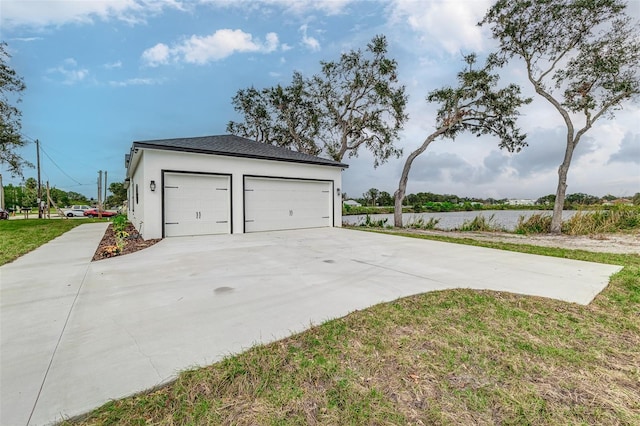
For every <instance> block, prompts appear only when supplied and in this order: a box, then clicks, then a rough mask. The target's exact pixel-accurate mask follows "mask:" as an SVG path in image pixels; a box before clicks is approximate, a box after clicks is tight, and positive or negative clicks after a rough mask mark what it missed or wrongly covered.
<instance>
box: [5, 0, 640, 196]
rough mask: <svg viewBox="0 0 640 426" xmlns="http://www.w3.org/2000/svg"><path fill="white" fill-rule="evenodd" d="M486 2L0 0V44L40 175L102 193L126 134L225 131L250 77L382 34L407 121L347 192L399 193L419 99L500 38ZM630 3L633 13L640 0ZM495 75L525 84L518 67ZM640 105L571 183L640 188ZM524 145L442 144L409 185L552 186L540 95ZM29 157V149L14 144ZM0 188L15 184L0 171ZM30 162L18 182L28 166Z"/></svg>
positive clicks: (424, 111)
mask: <svg viewBox="0 0 640 426" xmlns="http://www.w3.org/2000/svg"><path fill="white" fill-rule="evenodd" d="M490 4H491V2H490V1H486V0H449V1H447V0H434V1H429V0H422V1H409V0H393V1H392V0H389V1H373V0H372V1H350V0H317V1H302V0H264V1H256V0H253V1H249V0H224V1H223V0H211V1H207V0H200V1H181V0H112V1H108V0H107V1H93V0H84V1H57V0H44V1H43V0H39V1H36V0H3V1H2V3H0V25H1V37H0V38H1V39H2V40H4V41H6V42H7V43H8V45H9V51H10V53H11V55H12V56H13V57H12V59H11V63H10V64H11V66H12V67H13V68H14V69H15V70H16V71H17V72H18V73H19V74H20V75H21V76H23V77H24V80H25V82H26V84H27V90H26V91H25V92H24V95H23V100H22V102H21V103H20V104H19V106H20V108H21V110H22V112H23V133H24V134H25V135H26V136H27V137H29V138H33V139H39V140H40V141H41V144H42V147H43V150H44V152H43V155H42V158H41V161H42V167H43V174H42V178H43V181H46V180H48V181H49V182H50V183H51V185H52V186H56V187H58V188H61V189H64V190H67V191H76V192H80V193H83V194H85V195H87V196H89V197H95V196H96V184H95V182H96V179H97V176H98V174H97V173H98V170H106V171H108V176H109V181H110V182H112V181H122V180H123V179H124V176H125V169H124V155H125V154H126V153H127V152H128V151H129V148H130V146H131V142H132V141H134V140H145V139H162V138H172V137H188V136H202V135H212V134H223V133H225V127H226V124H227V122H228V121H229V120H238V119H239V117H238V116H237V115H236V114H235V112H234V110H233V108H232V105H231V98H232V96H233V95H234V94H235V93H236V91H237V90H239V89H242V88H246V87H249V86H252V85H253V86H255V87H257V88H262V87H266V86H272V85H275V84H277V83H283V84H287V83H288V82H289V81H290V78H291V75H292V73H293V71H296V70H297V71H300V72H302V73H303V74H304V75H306V76H310V75H312V74H314V73H316V72H318V71H319V65H318V64H319V61H320V60H333V59H338V58H339V55H340V53H341V52H345V51H348V50H350V49H353V48H364V47H365V46H366V43H367V42H368V41H369V40H370V39H371V38H372V37H373V36H374V35H376V34H384V35H386V37H387V39H388V42H389V55H390V56H391V57H393V58H395V59H396V60H397V61H398V63H399V77H400V81H401V82H402V83H403V84H405V85H406V86H407V93H408V94H409V110H408V113H409V116H410V118H409V122H408V123H407V125H406V126H405V130H404V131H403V133H402V135H401V139H400V140H399V141H398V142H397V145H398V146H399V147H402V148H403V149H404V156H403V157H401V158H400V159H390V160H389V161H388V163H386V164H384V165H382V166H380V167H378V168H377V169H374V168H373V159H372V158H371V156H370V155H369V154H368V153H367V152H364V151H362V152H361V153H360V155H359V156H358V157H357V158H350V159H345V162H347V163H348V164H349V165H350V168H349V169H348V170H347V171H345V172H344V174H343V188H344V191H345V192H346V193H347V194H348V195H350V196H353V197H359V196H361V194H362V193H363V192H365V191H366V190H367V189H369V188H371V187H376V188H378V189H380V190H383V191H388V192H390V193H393V191H394V190H395V189H396V188H397V185H398V179H399V176H400V171H401V169H402V166H403V164H404V159H405V158H406V156H407V155H408V154H409V153H410V152H411V151H412V150H413V149H415V148H416V147H418V146H419V145H420V144H421V143H422V140H423V139H424V138H425V137H426V136H427V135H428V134H429V133H430V132H431V131H432V129H433V126H434V106H432V105H429V104H427V103H426V102H425V100H424V98H425V96H426V94H427V93H428V92H429V91H430V90H433V89H436V88H439V87H441V86H443V85H445V84H449V83H454V80H455V74H456V73H457V72H458V70H459V69H460V68H461V65H462V62H461V58H462V55H463V54H464V53H469V52H472V51H475V52H478V53H479V55H480V57H481V58H484V56H485V55H486V54H487V53H488V52H489V51H490V50H491V49H492V48H493V47H494V42H493V41H492V40H491V39H490V38H489V37H488V32H487V30H486V29H483V28H478V27H477V26H476V25H475V24H476V22H478V21H479V20H480V19H481V18H482V16H483V15H484V12H485V11H486V10H487V8H488V7H489V6H490ZM629 13H630V14H631V15H632V16H633V17H635V18H636V19H638V17H640V2H637V1H632V2H630V7H629ZM502 79H503V82H504V83H507V82H518V83H521V84H522V86H523V89H524V92H525V93H526V94H528V95H530V96H533V93H532V91H531V89H530V87H529V86H527V85H526V82H525V81H524V76H523V74H522V72H521V70H520V69H519V68H518V67H517V66H515V65H514V66H511V67H509V68H507V69H504V70H503V71H502ZM639 117H640V108H639V105H638V104H629V105H626V106H625V108H624V109H623V110H622V111H620V112H618V114H617V115H616V118H615V119H614V120H603V121H601V122H599V123H598V124H597V125H596V126H595V127H594V128H593V129H592V130H591V131H590V132H589V133H588V134H587V136H586V137H585V138H584V140H583V141H582V142H581V144H580V145H579V147H578V149H577V151H576V153H575V155H574V161H573V164H572V166H571V171H570V173H569V180H568V184H569V187H568V193H575V192H585V193H590V194H594V195H599V196H602V195H605V194H608V193H612V194H615V195H621V196H630V195H633V194H634V193H636V192H640V127H639V126H638V118H639ZM520 124H521V126H522V128H523V129H524V130H525V131H526V132H527V133H528V135H529V138H528V141H529V145H530V146H529V147H528V148H525V150H523V151H522V152H521V153H519V154H509V153H507V152H503V151H500V150H498V148H497V141H496V140H493V139H491V138H480V139H478V138H475V137H469V136H463V137H460V138H458V139H456V140H455V141H449V140H440V141H436V142H434V144H432V145H431V147H429V149H428V150H427V151H426V152H425V153H424V154H423V155H422V156H421V157H419V159H418V160H417V161H416V162H415V163H414V166H413V169H412V173H411V175H410V177H409V186H408V190H409V192H419V191H424V192H435V193H455V194H458V195H461V196H477V197H494V198H537V197H539V196H542V195H546V194H550V193H554V192H555V188H556V184H557V168H558V165H559V164H560V162H561V160H562V155H563V150H564V136H563V124H562V122H561V121H560V118H559V116H558V115H557V113H555V112H554V111H553V110H552V109H551V108H550V106H549V105H548V104H546V103H544V102H543V101H542V100H540V99H536V100H535V101H534V102H533V103H532V104H531V105H529V106H527V107H526V108H525V109H524V110H523V116H522V117H521V119H520ZM22 154H23V156H24V157H25V158H26V159H28V160H30V161H32V162H34V163H35V157H36V155H35V145H33V144H30V145H29V146H27V147H26V148H25V149H24V150H23V151H22ZM0 173H2V175H3V179H4V183H5V184H7V183H14V184H18V183H19V182H20V179H19V178H12V177H11V176H10V175H9V173H8V172H7V171H6V169H4V168H2V167H1V166H0ZM35 176H36V172H35V170H34V169H27V170H25V177H35Z"/></svg>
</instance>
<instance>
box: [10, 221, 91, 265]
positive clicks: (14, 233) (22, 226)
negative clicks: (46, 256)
mask: <svg viewBox="0 0 640 426" xmlns="http://www.w3.org/2000/svg"><path fill="white" fill-rule="evenodd" d="M87 222H89V221H88V220H64V219H18V220H0V265H4V264H5V263H9V262H12V261H13V260H15V259H17V258H18V257H20V256H22V255H23V254H25V253H29V252H30V251H32V250H34V249H36V248H38V247H40V246H41V245H43V244H44V243H46V242H48V241H51V240H53V239H54V238H56V237H58V236H60V235H62V234H64V233H65V232H67V231H68V230H70V229H72V228H75V227H76V226H78V225H81V224H83V223H87Z"/></svg>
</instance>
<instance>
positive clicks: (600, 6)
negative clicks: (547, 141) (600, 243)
mask: <svg viewBox="0 0 640 426" xmlns="http://www.w3.org/2000/svg"><path fill="white" fill-rule="evenodd" d="M625 8H626V3H624V2H623V1H621V0H546V1H529V0H499V1H498V2H496V3H495V4H494V5H493V6H492V7H491V8H490V9H489V11H488V12H487V14H486V16H485V17H484V19H483V21H482V22H481V23H480V24H481V25H488V26H490V28H491V33H492V35H493V37H494V38H495V39H496V40H497V41H498V42H499V51H498V55H497V56H496V58H497V59H498V62H500V63H504V61H510V60H511V59H513V58H519V59H521V60H522V64H523V65H524V69H525V70H526V75H527V78H528V80H529V82H530V83H531V85H532V86H533V88H534V90H535V92H536V93H537V94H538V95H539V96H540V97H542V98H543V99H545V100H546V101H548V102H549V103H550V104H551V105H552V107H553V108H554V109H555V110H556V111H557V112H558V113H559V114H560V116H561V117H562V119H563V121H564V123H565V125H566V128H567V134H566V141H565V143H566V149H565V154H564V159H563V161H562V163H561V165H560V167H559V169H558V187H557V190H556V198H555V205H554V212H553V219H552V225H551V231H552V232H556V233H559V232H561V224H562V208H563V205H564V200H565V195H566V189H567V183H566V182H567V174H568V171H569V167H570V165H571V159H572V157H573V152H574V150H575V149H576V147H577V145H578V143H579V142H580V140H581V137H582V136H583V135H584V134H585V133H586V132H587V131H589V129H591V127H592V126H593V125H594V123H595V122H596V121H597V120H598V119H600V118H601V117H608V118H611V117H613V115H614V112H615V111H616V110H619V109H620V108H622V106H623V104H624V103H625V102H626V101H629V100H633V99H636V98H637V96H638V94H639V93H640V73H639V67H638V64H640V40H639V39H638V36H637V35H638V32H639V28H638V25H637V24H636V23H634V22H633V21H632V20H631V18H629V17H628V16H627V15H626V14H625Z"/></svg>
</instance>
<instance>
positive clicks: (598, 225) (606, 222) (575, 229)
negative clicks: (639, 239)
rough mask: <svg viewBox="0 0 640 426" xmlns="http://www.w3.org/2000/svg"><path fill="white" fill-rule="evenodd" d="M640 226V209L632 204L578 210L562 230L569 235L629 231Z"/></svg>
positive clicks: (563, 225) (564, 224)
mask: <svg viewBox="0 0 640 426" xmlns="http://www.w3.org/2000/svg"><path fill="white" fill-rule="evenodd" d="M638 228H640V209H639V208H638V207H632V206H613V207H612V208H611V209H606V210H605V209H602V210H596V211H578V212H576V214H574V215H573V216H572V217H571V218H569V219H567V220H566V221H565V222H564V223H563V224H562V232H564V233H566V234H569V235H589V234H599V233H604V232H619V231H629V230H634V229H638Z"/></svg>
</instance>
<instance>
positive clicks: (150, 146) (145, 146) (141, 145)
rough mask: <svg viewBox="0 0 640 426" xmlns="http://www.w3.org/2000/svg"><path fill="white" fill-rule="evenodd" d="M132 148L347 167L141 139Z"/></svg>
mask: <svg viewBox="0 0 640 426" xmlns="http://www.w3.org/2000/svg"><path fill="white" fill-rule="evenodd" d="M133 148H142V149H157V150H161V151H178V152H190V153H194V154H207V155H220V156H224V157H239V158H251V159H256V160H270V161H282V162H284V163H298V164H313V165H316V166H325V167H340V168H344V169H347V168H349V165H348V164H343V163H337V162H336V163H325V162H322V161H312V160H300V159H295V158H276V157H269V156H266V155H257V154H241V153H231V152H224V151H212V150H207V149H197V148H182V147H175V146H165V145H155V144H148V143H144V142H142V141H138V142H133Z"/></svg>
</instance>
